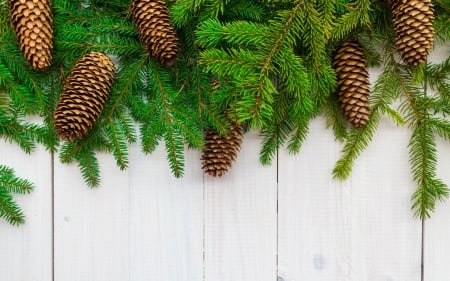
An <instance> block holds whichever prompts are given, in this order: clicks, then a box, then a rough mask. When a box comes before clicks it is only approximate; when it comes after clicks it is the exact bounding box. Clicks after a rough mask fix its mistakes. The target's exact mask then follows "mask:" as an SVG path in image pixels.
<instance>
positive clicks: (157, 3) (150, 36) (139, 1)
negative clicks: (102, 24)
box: [132, 0, 179, 66]
mask: <svg viewBox="0 0 450 281" xmlns="http://www.w3.org/2000/svg"><path fill="white" fill-rule="evenodd" d="M132 11H133V22H134V24H135V26H136V27H137V29H138V32H139V40H141V41H142V42H143V43H144V45H145V47H146V49H147V50H148V51H149V52H150V54H151V55H152V56H153V57H155V58H156V59H158V61H159V62H160V63H161V64H164V65H166V66H171V65H173V64H174V63H175V61H176V58H177V54H178V50H179V47H178V37H177V34H176V32H175V29H174V27H173V26H172V23H171V21H170V17H169V11H168V9H167V6H166V3H165V1H163V0H134V1H133V4H132Z"/></svg>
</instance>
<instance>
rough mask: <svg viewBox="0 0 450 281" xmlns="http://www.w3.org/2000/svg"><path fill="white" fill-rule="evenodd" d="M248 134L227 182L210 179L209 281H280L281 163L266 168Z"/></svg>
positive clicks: (207, 220)
mask: <svg viewBox="0 0 450 281" xmlns="http://www.w3.org/2000/svg"><path fill="white" fill-rule="evenodd" d="M259 150H260V140H259V138H258V137H257V135H256V133H247V134H246V135H245V138H244V142H243V146H242V149H241V152H240V154H239V155H238V159H237V161H236V163H235V164H234V165H233V168H232V169H231V171H229V173H228V174H226V175H224V176H222V178H212V177H210V176H205V280H206V281H236V280H245V281H273V280H276V254H277V253H276V243H277V242H276V240H277V239H276V236H277V231H276V227H277V217H276V208H277V205H276V203H277V186H276V165H275V164H276V163H274V165H272V166H270V167H262V166H261V165H260V164H259V161H258V154H259Z"/></svg>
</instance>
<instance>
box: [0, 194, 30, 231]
mask: <svg viewBox="0 0 450 281" xmlns="http://www.w3.org/2000/svg"><path fill="white" fill-rule="evenodd" d="M0 217H2V218H4V219H5V220H6V221H7V222H9V223H10V224H12V225H18V224H22V223H24V222H25V216H24V214H23V213H22V210H21V209H20V207H19V206H18V205H17V203H16V202H14V200H13V198H12V196H11V194H9V193H7V192H6V191H5V190H4V189H2V188H0Z"/></svg>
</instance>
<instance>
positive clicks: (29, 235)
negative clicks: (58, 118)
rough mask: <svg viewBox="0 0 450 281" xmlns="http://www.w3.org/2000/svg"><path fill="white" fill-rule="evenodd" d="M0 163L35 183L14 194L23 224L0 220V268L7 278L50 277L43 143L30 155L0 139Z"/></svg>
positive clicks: (48, 186)
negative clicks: (32, 187)
mask: <svg viewBox="0 0 450 281" xmlns="http://www.w3.org/2000/svg"><path fill="white" fill-rule="evenodd" d="M0 155H2V157H1V159H0V164H2V165H7V166H9V167H11V168H13V169H14V170H15V171H16V175H17V176H19V177H21V178H26V179H28V180H30V181H31V182H33V183H34V186H35V188H34V191H33V192H32V193H31V194H27V195H20V196H19V195H15V196H14V198H15V200H16V201H17V202H18V204H19V205H20V207H21V208H22V210H23V212H24V213H25V216H26V218H25V220H26V221H25V224H23V225H20V226H17V227H13V226H10V225H9V224H8V223H7V222H6V221H4V220H0V237H1V240H0V253H1V254H0V272H1V279H2V280H8V281H23V280H30V281H50V280H52V209H51V207H52V205H51V192H52V191H51V190H52V181H51V156H50V154H49V153H48V152H46V151H45V150H44V149H43V148H42V147H38V148H37V149H36V150H35V151H34V152H33V153H32V154H31V155H27V154H26V153H24V152H22V151H21V150H20V149H19V148H18V147H17V146H16V145H13V144H9V143H4V142H3V141H2V142H1V143H0Z"/></svg>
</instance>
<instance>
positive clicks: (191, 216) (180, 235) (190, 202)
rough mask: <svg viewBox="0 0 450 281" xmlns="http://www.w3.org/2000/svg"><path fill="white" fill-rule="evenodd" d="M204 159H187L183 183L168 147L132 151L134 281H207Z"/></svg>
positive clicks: (193, 156) (194, 154)
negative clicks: (173, 168) (172, 167)
mask: <svg viewBox="0 0 450 281" xmlns="http://www.w3.org/2000/svg"><path fill="white" fill-rule="evenodd" d="M199 158H200V154H199V152H195V151H188V152H187V153H186V170H185V174H184V176H183V178H181V179H177V178H175V177H174V176H173V175H172V174H171V172H170V169H169V164H168V162H167V159H166V152H165V151H164V147H163V146H162V145H160V146H159V148H158V149H157V151H155V152H154V153H153V154H151V155H143V154H142V153H141V152H140V151H139V148H138V147H137V146H133V147H132V149H131V160H130V161H131V167H130V171H131V177H130V183H131V184H130V188H131V190H130V192H131V206H130V208H131V211H130V222H131V229H130V233H131V234H130V235H131V237H130V239H131V246H130V247H131V250H130V251H131V260H130V264H131V265H130V274H131V278H130V280H158V281H200V280H203V179H202V171H201V169H200V160H199Z"/></svg>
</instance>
